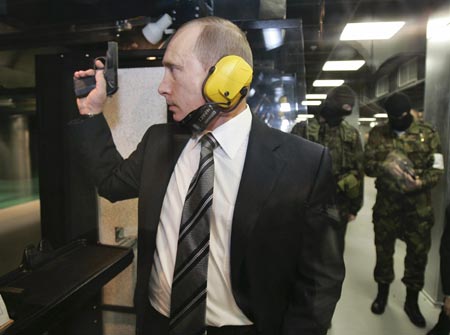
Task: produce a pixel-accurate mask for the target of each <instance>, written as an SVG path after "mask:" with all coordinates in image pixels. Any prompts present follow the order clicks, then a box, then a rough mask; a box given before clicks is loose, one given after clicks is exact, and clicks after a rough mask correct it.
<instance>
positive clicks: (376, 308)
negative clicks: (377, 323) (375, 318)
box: [370, 283, 389, 314]
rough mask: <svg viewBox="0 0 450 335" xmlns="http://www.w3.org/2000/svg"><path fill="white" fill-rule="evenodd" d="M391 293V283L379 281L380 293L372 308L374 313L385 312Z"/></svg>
mask: <svg viewBox="0 0 450 335" xmlns="http://www.w3.org/2000/svg"><path fill="white" fill-rule="evenodd" d="M388 295H389V284H383V283H378V294H377V297H376V298H375V300H374V302H373V303H372V306H371V307H370V310H371V311H372V313H374V314H383V313H384V309H385V308H386V304H387V300H388Z"/></svg>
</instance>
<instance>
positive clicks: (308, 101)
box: [302, 100, 322, 106]
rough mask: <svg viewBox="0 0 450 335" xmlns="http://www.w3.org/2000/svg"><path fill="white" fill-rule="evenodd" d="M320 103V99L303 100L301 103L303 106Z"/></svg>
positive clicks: (318, 104)
mask: <svg viewBox="0 0 450 335" xmlns="http://www.w3.org/2000/svg"><path fill="white" fill-rule="evenodd" d="M321 104H322V101H320V100H303V101H302V105H303V106H320V105H321Z"/></svg>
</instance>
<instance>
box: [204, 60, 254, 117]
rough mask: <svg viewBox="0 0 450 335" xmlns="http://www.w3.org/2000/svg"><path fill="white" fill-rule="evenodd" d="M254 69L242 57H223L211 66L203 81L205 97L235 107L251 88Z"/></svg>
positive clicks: (224, 105) (227, 106)
mask: <svg viewBox="0 0 450 335" xmlns="http://www.w3.org/2000/svg"><path fill="white" fill-rule="evenodd" d="M252 77H253V69H252V68H251V66H250V65H249V64H248V63H247V62H246V61H245V60H244V59H242V58H241V57H239V56H235V55H229V56H225V57H222V58H221V59H220V60H219V61H218V62H217V63H216V65H214V66H213V67H211V69H210V70H209V74H208V76H207V77H206V79H205V81H204V83H203V97H204V98H205V100H206V101H208V102H210V103H216V104H218V105H219V107H221V108H224V109H226V110H227V109H233V108H234V107H236V106H237V104H239V102H241V100H242V99H243V98H244V97H245V96H246V94H247V93H248V91H249V89H250V84H251V82H252Z"/></svg>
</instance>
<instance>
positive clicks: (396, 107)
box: [384, 93, 413, 131]
mask: <svg viewBox="0 0 450 335" xmlns="http://www.w3.org/2000/svg"><path fill="white" fill-rule="evenodd" d="M384 108H385V109H386V112H387V114H388V117H389V124H390V125H391V128H392V129H394V130H397V131H405V130H406V129H408V128H409V126H410V125H411V123H412V122H413V116H412V115H411V103H410V101H409V98H408V96H406V95H405V94H403V93H394V94H392V95H391V96H390V97H389V98H387V99H386V102H385V103H384ZM405 112H406V113H407V114H406V115H405V116H403V117H402V116H401V115H402V114H403V113H405Z"/></svg>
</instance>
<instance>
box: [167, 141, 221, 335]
mask: <svg viewBox="0 0 450 335" xmlns="http://www.w3.org/2000/svg"><path fill="white" fill-rule="evenodd" d="M200 142H201V153H200V163H199V167H198V170H197V172H196V173H195V175H194V177H193V178H192V181H191V184H190V186H189V189H188V192H187V195H186V200H185V203H184V207H183V213H182V218H181V225H180V233H179V236H178V248H177V257H176V261H175V270H174V274H173V283H172V294H171V307H170V322H169V334H170V335H200V334H204V333H205V331H206V294H207V282H206V279H207V274H208V256H209V232H210V229H209V228H210V227H209V226H210V215H211V205H212V201H213V187H214V155H213V150H214V149H215V148H216V147H217V146H218V142H217V140H216V139H215V138H214V136H213V135H212V134H211V133H207V134H206V135H204V136H203V137H202V138H201V140H200Z"/></svg>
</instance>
